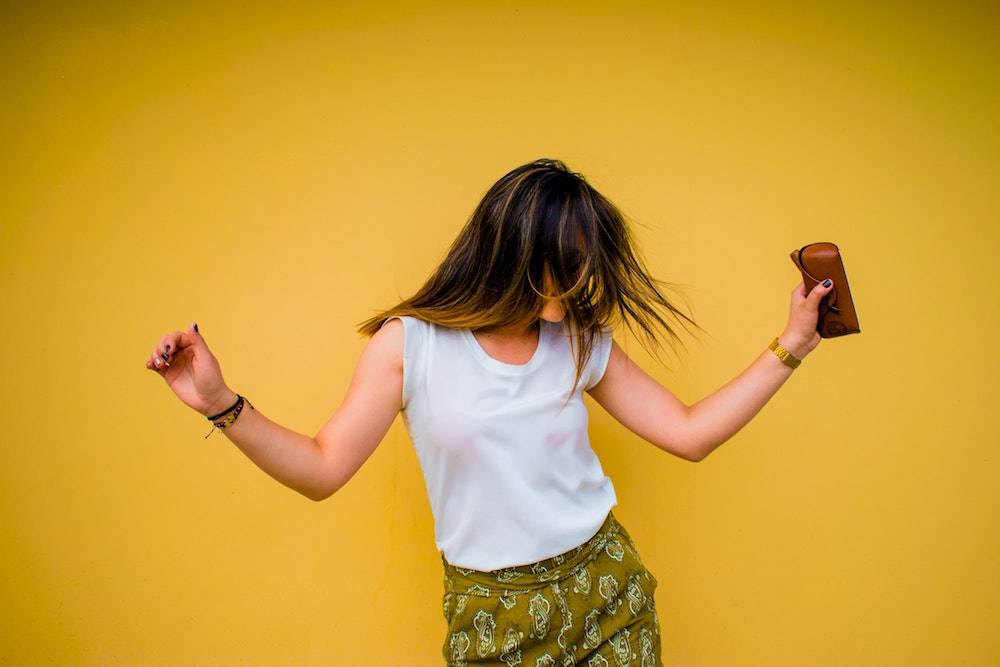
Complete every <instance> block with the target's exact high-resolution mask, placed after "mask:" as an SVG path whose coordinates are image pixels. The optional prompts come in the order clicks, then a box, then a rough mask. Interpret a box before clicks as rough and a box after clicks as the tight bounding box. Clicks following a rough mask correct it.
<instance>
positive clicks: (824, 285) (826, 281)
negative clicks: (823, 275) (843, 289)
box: [823, 278, 830, 287]
mask: <svg viewBox="0 0 1000 667" xmlns="http://www.w3.org/2000/svg"><path fill="white" fill-rule="evenodd" d="M829 286H830V279H829V278H827V279H826V280H824V281H823V287H829Z"/></svg>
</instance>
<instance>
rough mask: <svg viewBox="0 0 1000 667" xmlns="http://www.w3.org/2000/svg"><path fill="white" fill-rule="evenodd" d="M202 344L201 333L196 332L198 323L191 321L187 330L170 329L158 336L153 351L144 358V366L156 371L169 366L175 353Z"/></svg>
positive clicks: (163, 369)
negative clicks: (168, 331) (158, 338)
mask: <svg viewBox="0 0 1000 667" xmlns="http://www.w3.org/2000/svg"><path fill="white" fill-rule="evenodd" d="M199 344H201V345H203V344H204V342H203V341H202V339H201V334H199V333H198V325H197V324H194V323H192V324H191V326H189V327H188V330H187V331H171V332H170V333H167V334H164V335H163V337H162V338H160V340H159V342H158V343H157V344H156V347H154V348H153V353H152V354H151V355H150V357H149V359H147V360H146V368H148V369H150V370H154V371H157V372H160V371H165V370H166V369H167V368H170V364H171V363H173V360H174V358H175V355H176V354H177V353H178V352H180V351H182V350H184V349H186V348H189V347H192V346H195V345H199Z"/></svg>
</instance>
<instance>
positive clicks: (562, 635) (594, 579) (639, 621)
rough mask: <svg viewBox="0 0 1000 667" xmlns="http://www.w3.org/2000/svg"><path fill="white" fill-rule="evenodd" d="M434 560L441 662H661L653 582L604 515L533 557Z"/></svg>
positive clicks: (645, 666)
mask: <svg viewBox="0 0 1000 667" xmlns="http://www.w3.org/2000/svg"><path fill="white" fill-rule="evenodd" d="M441 561H442V563H443V565H444V591H445V592H444V596H443V598H442V612H443V613H444V617H445V620H446V621H447V623H448V630H447V634H446V637H445V642H444V646H443V647H442V653H443V655H444V658H445V664H446V665H449V666H450V667H472V666H473V665H476V666H479V665H483V666H485V665H490V666H496V667H514V666H515V665H524V666H526V667H570V666H572V665H584V666H586V667H624V666H626V665H635V666H637V667H662V664H663V663H662V661H661V658H660V622H659V617H658V616H657V613H656V605H655V603H654V600H653V593H654V591H655V590H656V587H657V581H656V578H655V577H654V576H653V575H652V573H651V572H650V571H649V570H648V569H646V566H645V565H644V564H643V563H642V560H641V559H640V557H639V552H638V550H637V549H636V546H635V543H634V542H633V541H632V538H631V536H630V535H629V534H628V531H626V530H625V528H624V526H622V525H621V524H620V523H619V522H618V520H617V519H616V518H615V516H614V513H613V512H608V516H607V518H606V519H605V520H604V523H603V525H602V526H601V528H600V529H599V530H598V531H597V533H596V534H595V535H594V536H593V537H591V538H590V539H589V540H587V542H585V543H584V544H581V545H580V546H578V547H575V548H574V549H570V550H569V551H566V552H564V553H562V554H559V555H557V556H553V557H551V558H546V559H544V560H540V561H538V562H536V563H531V564H528V565H518V566H515V567H507V568H501V569H498V570H492V571H489V572H486V571H482V570H474V569H469V568H463V567H458V566H455V565H452V564H451V563H449V562H448V561H447V560H446V559H445V558H444V555H443V554H442V555H441Z"/></svg>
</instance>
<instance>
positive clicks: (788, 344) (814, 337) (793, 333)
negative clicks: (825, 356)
mask: <svg viewBox="0 0 1000 667" xmlns="http://www.w3.org/2000/svg"><path fill="white" fill-rule="evenodd" d="M832 289H833V280H832V279H830V286H829V287H824V286H823V283H822V282H820V283H817V284H816V287H814V288H813V289H812V291H811V292H809V294H808V295H807V294H806V286H805V282H804V281H803V282H801V283H799V284H798V285H796V286H795V289H794V290H792V305H791V307H790V308H789V310H788V324H787V325H785V330H784V331H783V332H782V333H781V335H780V336H778V342H779V343H781V346H782V347H783V348H785V349H786V350H788V351H789V352H791V353H792V354H793V355H795V357H796V358H798V359H803V358H804V357H805V356H806V355H807V354H809V353H810V352H812V351H813V350H814V349H816V346H817V345H819V343H820V341H821V340H823V339H822V338H821V337H820V335H819V332H818V331H816V323H817V322H818V321H819V302H820V300H821V299H822V298H823V297H824V296H826V295H827V294H829V293H830V290H832Z"/></svg>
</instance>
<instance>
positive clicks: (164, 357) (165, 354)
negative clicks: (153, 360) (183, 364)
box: [160, 352, 167, 361]
mask: <svg viewBox="0 0 1000 667" xmlns="http://www.w3.org/2000/svg"><path fill="white" fill-rule="evenodd" d="M160 356H161V357H162V358H163V360H164V361H166V360H167V353H166V352H164V353H163V354H161V355H160Z"/></svg>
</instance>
